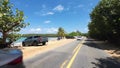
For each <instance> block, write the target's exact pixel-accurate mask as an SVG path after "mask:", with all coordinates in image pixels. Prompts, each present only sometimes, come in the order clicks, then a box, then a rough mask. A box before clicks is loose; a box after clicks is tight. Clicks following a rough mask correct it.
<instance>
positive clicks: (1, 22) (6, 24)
mask: <svg viewBox="0 0 120 68" xmlns="http://www.w3.org/2000/svg"><path fill="white" fill-rule="evenodd" d="M12 8H13V4H11V3H10V2H9V0H1V1H0V34H1V38H0V43H1V44H4V45H6V44H8V43H12V42H13V41H15V40H17V39H18V37H20V36H21V35H20V34H17V32H19V31H20V30H21V28H25V27H26V26H27V25H28V23H25V22H24V19H25V18H24V12H23V11H21V10H19V9H16V10H12Z"/></svg>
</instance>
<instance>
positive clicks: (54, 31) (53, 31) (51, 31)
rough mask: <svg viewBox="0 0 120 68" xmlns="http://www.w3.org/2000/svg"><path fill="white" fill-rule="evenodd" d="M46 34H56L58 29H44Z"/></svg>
mask: <svg viewBox="0 0 120 68" xmlns="http://www.w3.org/2000/svg"><path fill="white" fill-rule="evenodd" d="M45 30H46V33H56V32H57V31H58V28H54V27H52V28H46V29H45Z"/></svg>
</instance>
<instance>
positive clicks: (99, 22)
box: [88, 0, 120, 43]
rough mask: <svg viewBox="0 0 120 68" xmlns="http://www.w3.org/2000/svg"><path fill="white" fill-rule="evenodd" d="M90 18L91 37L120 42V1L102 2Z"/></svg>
mask: <svg viewBox="0 0 120 68" xmlns="http://www.w3.org/2000/svg"><path fill="white" fill-rule="evenodd" d="M90 17H91V22H90V23H89V25H88V27H89V35H90V36H91V37H93V38H96V39H100V40H108V41H110V42H115V43H116V42H117V43H119V42H120V0H101V1H100V2H99V3H98V5H97V6H96V7H95V8H94V9H93V11H92V13H91V14H90Z"/></svg>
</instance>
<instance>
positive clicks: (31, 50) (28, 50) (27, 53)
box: [20, 39, 75, 60]
mask: <svg viewBox="0 0 120 68" xmlns="http://www.w3.org/2000/svg"><path fill="white" fill-rule="evenodd" d="M74 40H75V39H62V40H59V41H58V40H54V41H49V42H48V43H47V44H46V45H44V46H28V47H22V48H20V49H21V51H22V52H23V60H25V59H29V58H31V57H34V56H36V55H37V54H40V53H44V52H46V51H49V50H52V49H54V48H57V47H59V46H63V45H65V44H67V43H70V42H72V41H74Z"/></svg>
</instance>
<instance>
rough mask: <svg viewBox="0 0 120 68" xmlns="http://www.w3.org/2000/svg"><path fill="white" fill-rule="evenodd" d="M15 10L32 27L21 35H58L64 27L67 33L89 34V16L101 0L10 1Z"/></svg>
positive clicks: (24, 30) (22, 31) (25, 29)
mask: <svg viewBox="0 0 120 68" xmlns="http://www.w3.org/2000/svg"><path fill="white" fill-rule="evenodd" d="M10 2H11V3H13V4H14V7H13V9H15V8H18V9H19V10H22V11H23V12H24V15H25V23H27V22H29V23H30V25H29V26H27V27H26V28H23V29H22V30H21V31H20V33H22V34H27V33H37V34H38V33H40V34H46V33H47V34H49V33H57V31H58V28H59V27H62V28H63V29H64V30H65V32H66V33H70V32H73V31H77V30H78V31H80V32H82V33H87V32H88V23H89V22H90V16H89V14H90V13H91V12H92V10H93V8H94V7H95V6H96V5H97V4H98V2H99V0H10Z"/></svg>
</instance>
